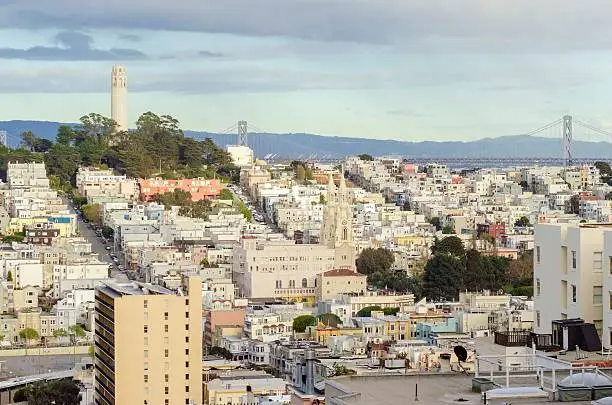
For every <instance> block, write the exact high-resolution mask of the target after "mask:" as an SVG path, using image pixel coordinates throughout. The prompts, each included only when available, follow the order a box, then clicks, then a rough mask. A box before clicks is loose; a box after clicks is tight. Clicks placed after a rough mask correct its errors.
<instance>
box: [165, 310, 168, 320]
mask: <svg viewBox="0 0 612 405" xmlns="http://www.w3.org/2000/svg"><path fill="white" fill-rule="evenodd" d="M164 320H166V321H167V320H168V313H167V312H164Z"/></svg>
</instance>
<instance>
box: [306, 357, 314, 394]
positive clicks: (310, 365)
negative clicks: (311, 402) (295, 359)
mask: <svg viewBox="0 0 612 405" xmlns="http://www.w3.org/2000/svg"><path fill="white" fill-rule="evenodd" d="M315 360H316V353H315V351H314V350H312V349H306V350H305V351H304V362H305V363H306V387H305V392H304V393H305V394H309V395H311V394H314V378H315V371H314V365H315Z"/></svg>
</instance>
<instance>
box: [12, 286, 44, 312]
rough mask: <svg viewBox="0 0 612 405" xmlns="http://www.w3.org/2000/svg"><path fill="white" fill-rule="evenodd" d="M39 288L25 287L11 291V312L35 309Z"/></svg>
mask: <svg viewBox="0 0 612 405" xmlns="http://www.w3.org/2000/svg"><path fill="white" fill-rule="evenodd" d="M39 292H40V288H39V287H34V286H31V285H27V286H25V287H23V288H22V289H18V290H13V311H14V312H18V311H21V310H22V309H29V308H37V307H38V294H39Z"/></svg>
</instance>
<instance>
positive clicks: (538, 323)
mask: <svg viewBox="0 0 612 405" xmlns="http://www.w3.org/2000/svg"><path fill="white" fill-rule="evenodd" d="M536 325H538V327H539V326H540V311H536Z"/></svg>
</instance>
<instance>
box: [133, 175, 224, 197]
mask: <svg viewBox="0 0 612 405" xmlns="http://www.w3.org/2000/svg"><path fill="white" fill-rule="evenodd" d="M138 185H139V186H140V198H141V199H142V200H143V201H153V200H154V199H155V196H156V195H157V194H164V193H168V192H172V191H174V190H176V189H179V190H183V191H187V192H189V193H191V200H192V201H200V200H203V199H214V198H217V197H218V196H219V193H220V192H221V190H223V189H224V188H225V186H224V185H223V184H221V183H219V181H218V180H216V179H201V178H198V179H180V180H164V179H138Z"/></svg>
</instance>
